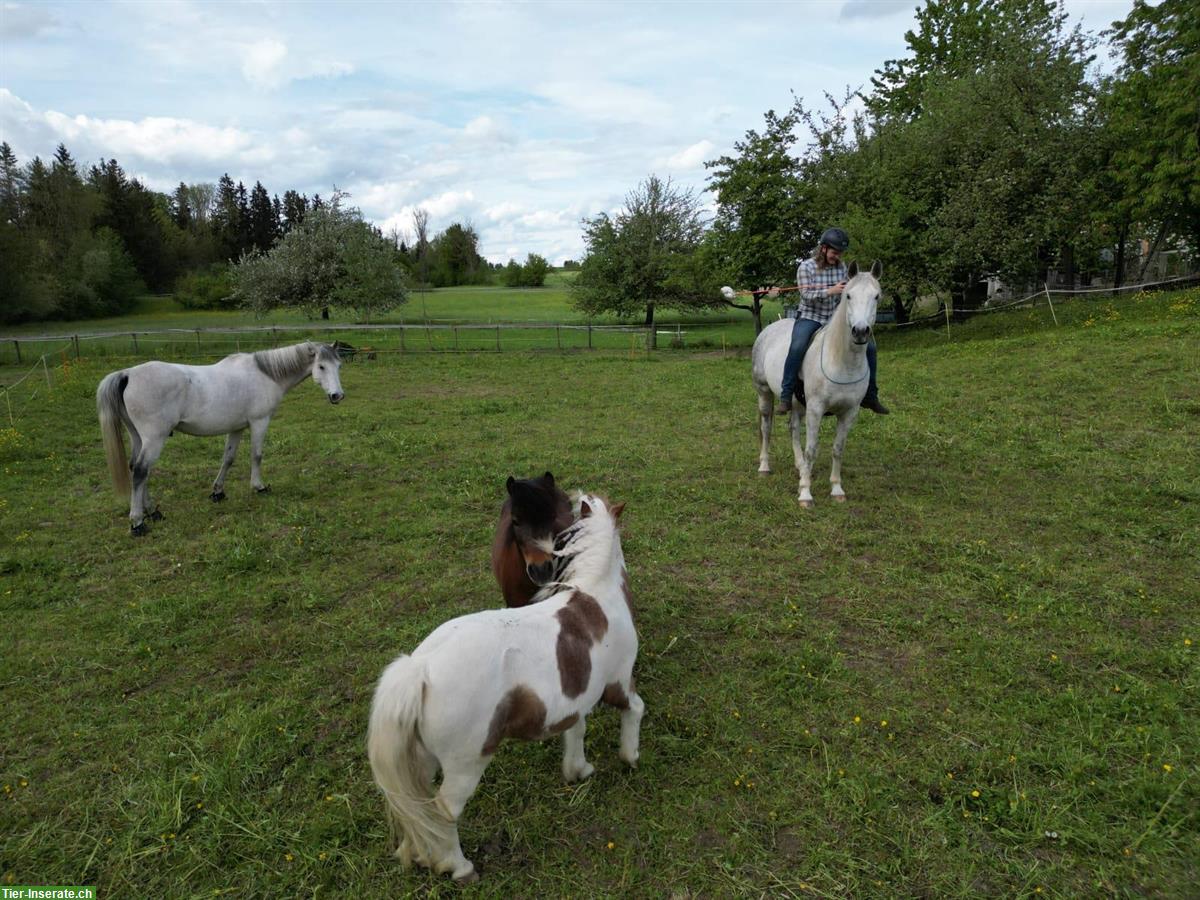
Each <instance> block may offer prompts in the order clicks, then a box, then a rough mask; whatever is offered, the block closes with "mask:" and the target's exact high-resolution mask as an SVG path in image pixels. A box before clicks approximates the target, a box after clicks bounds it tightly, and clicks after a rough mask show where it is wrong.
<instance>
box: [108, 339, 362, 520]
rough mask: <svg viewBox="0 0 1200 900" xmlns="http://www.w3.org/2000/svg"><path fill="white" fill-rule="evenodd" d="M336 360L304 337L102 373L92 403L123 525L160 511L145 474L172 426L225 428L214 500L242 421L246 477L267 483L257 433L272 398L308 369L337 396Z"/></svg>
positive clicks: (200, 430)
mask: <svg viewBox="0 0 1200 900" xmlns="http://www.w3.org/2000/svg"><path fill="white" fill-rule="evenodd" d="M341 365H342V361H341V358H340V357H339V356H338V352H337V348H336V347H335V346H331V345H329V344H317V343H313V342H311V341H306V342H304V343H302V344H294V345H292V346H290V347H280V348H279V349H277V350H260V351H258V352H257V353H234V354H231V355H229V356H227V357H225V358H224V359H223V360H221V361H220V362H218V363H215V364H213V365H211V366H185V365H179V364H177V363H168V362H158V361H154V362H146V363H142V364H141V365H139V366H134V367H133V368H130V369H121V370H120V371H118V372H112V373H110V374H108V375H105V376H104V379H103V380H102V381H101V382H100V386H99V387H98V388H97V389H96V411H97V413H98V414H99V416H100V432H101V434H102V435H103V436H104V454H105V456H106V457H107V459H108V469H109V472H110V474H111V475H112V479H113V486H114V487H115V488H116V489H117V493H118V494H121V495H122V496H123V495H124V494H126V493H128V494H129V528H130V531H131V532H132V533H133V534H134V535H142V534H145V533H146V519H147V518H150V519H152V520H158V519H161V518H162V513H160V512H159V511H158V507H157V506H156V505H155V504H153V503H152V502H151V500H150V493H149V490H148V488H147V482H148V481H149V478H150V470H151V469H152V468H153V467H154V463H155V462H157V460H158V457H159V454H160V453H162V450H163V446H164V445H165V444H166V442H167V438H168V437H169V436H170V435H172V434H174V433H175V432H176V431H182V432H183V433H184V434H196V435H214V434H224V435H227V437H226V439H225V455H224V457H222V460H221V468H220V469H219V470H218V472H217V478H216V480H215V481H214V482H213V486H212V493H211V494H210V495H209V496H210V497H211V499H212V500H213V502H218V501H220V500H224V499H225V473H226V472H228V471H229V467H230V466H231V465H233V457H234V454H236V453H237V448H238V444H240V443H241V440H242V434H243V433H244V432H245V431H246V429H247V428H249V429H250V484H251V486H253V488H254V489H255V490H256V491H258V492H259V493H260V494H261V493H264V492H266V491H267V490H269V488H268V487H267V485H266V484H264V483H263V480H262V471H261V470H262V449H263V440H264V439H265V438H266V436H267V426H268V425H269V424H270V422H271V416H272V415H273V414H274V413H275V409H276V407H278V406H279V401H281V400H282V399H283V395H284V394H286V393H287V392H288V391H290V390H291V389H292V388H294V387H295V386H296V385H298V384H299V383H300V382H302V381H303V380H304V379H306V378H308V377H309V376H310V375H311V376H312V379H313V381H315V382H316V383H317V384H318V385H320V387H321V389H322V390H324V391H325V393H326V394H327V395H328V397H329V402H330V403H339V402H341V400H342V398H343V397H344V396H345V394H343V393H342V382H341V379H340V377H339V375H338V370H339V369H340V368H341ZM122 424H124V426H125V428H126V429H128V431H129V438H130V441H131V442H132V444H133V459H132V461H131V462H127V461H126V456H125V441H124V439H123V438H122V435H121V425H122ZM131 470H132V475H133V484H132V488H131V486H130V473H131Z"/></svg>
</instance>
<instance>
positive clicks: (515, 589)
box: [492, 472, 573, 607]
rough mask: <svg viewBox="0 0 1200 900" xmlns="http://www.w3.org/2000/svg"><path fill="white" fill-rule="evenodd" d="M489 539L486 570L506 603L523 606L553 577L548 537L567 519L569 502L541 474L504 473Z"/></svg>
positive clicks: (548, 477)
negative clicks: (502, 492) (496, 517)
mask: <svg viewBox="0 0 1200 900" xmlns="http://www.w3.org/2000/svg"><path fill="white" fill-rule="evenodd" d="M505 487H506V489H507V490H508V497H507V498H506V499H505V501H504V505H503V506H502V507H500V521H499V522H498V523H497V525H496V537H495V538H494V539H493V541H492V573H493V574H494V575H495V576H496V581H497V582H499V584H500V591H501V593H502V594H504V603H505V605H506V606H511V607H517V606H527V605H528V604H530V603H532V602H533V597H534V594H536V593H537V592H538V590H539V589H540V588H541V587H542V585H544V584H546V582H548V581H549V580H550V579H551V578H552V577H553V575H554V538H555V535H557V534H559V533H561V532H562V531H564V530H565V529H566V528H567V526H569V525H570V524H571V522H572V519H573V517H572V515H571V500H570V498H569V497H567V495H566V494H565V493H563V491H562V489H561V488H559V487H558V486H557V485H556V484H555V483H554V476H553V475H551V474H550V473H549V472H547V473H546V474H545V475H543V476H542V477H540V478H523V479H521V480H519V481H518V480H517V479H516V478H513V477H512V476H509V479H508V483H507V485H506V486H505Z"/></svg>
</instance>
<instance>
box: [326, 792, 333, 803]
mask: <svg viewBox="0 0 1200 900" xmlns="http://www.w3.org/2000/svg"><path fill="white" fill-rule="evenodd" d="M332 799H333V794H326V795H325V802H326V803H328V802H329V801H330V800H332Z"/></svg>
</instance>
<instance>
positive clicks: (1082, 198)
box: [575, 0, 1200, 325]
mask: <svg viewBox="0 0 1200 900" xmlns="http://www.w3.org/2000/svg"><path fill="white" fill-rule="evenodd" d="M1102 36H1103V37H1105V38H1107V39H1108V40H1109V42H1110V46H1111V47H1112V48H1113V50H1114V52H1115V55H1116V58H1117V60H1118V64H1117V67H1116V69H1115V71H1113V72H1112V74H1109V75H1102V76H1101V75H1094V74H1092V71H1093V63H1094V62H1095V51H1096V48H1097V46H1098V40H1097V38H1096V37H1095V36H1093V35H1089V34H1086V33H1084V32H1083V31H1082V30H1081V28H1080V27H1078V26H1075V27H1070V26H1069V24H1068V21H1067V15H1066V13H1065V12H1064V10H1063V8H1062V6H1061V5H1058V4H1056V3H1052V2H1048V0H928V2H926V4H925V5H924V7H922V8H921V9H920V10H918V12H917V23H916V27H915V28H913V29H912V30H910V31H909V32H907V33H906V35H905V39H906V42H907V55H906V56H905V57H903V58H901V59H896V60H889V61H887V62H886V63H884V65H883V66H882V67H881V68H880V69H878V70H877V71H876V73H875V76H874V78H872V80H871V89H870V90H869V91H859V92H853V93H848V94H847V95H844V96H841V97H834V96H832V95H829V94H827V95H826V99H827V106H826V108H824V109H821V110H816V111H815V110H811V109H808V108H807V107H806V106H805V105H804V104H803V103H802V102H801V101H800V100H798V99H796V100H794V102H793V104H792V106H791V108H790V109H788V110H787V111H785V112H783V113H777V112H775V111H774V110H771V111H768V112H767V113H766V114H765V123H764V126H763V127H762V128H761V129H760V130H751V131H748V132H746V135H745V137H744V139H743V140H741V141H738V142H737V143H736V144H735V148H734V149H735V152H734V153H732V154H730V155H727V156H722V157H721V158H719V159H717V160H713V161H711V162H709V163H707V166H708V168H709V171H710V174H709V188H710V189H711V190H712V191H713V192H714V193H715V195H716V199H717V213H716V215H715V217H714V219H713V220H712V221H711V222H704V221H702V218H701V202H700V198H699V197H698V196H697V195H696V194H695V193H694V192H692V191H687V190H683V189H681V188H679V187H677V186H675V185H673V184H672V183H671V182H670V181H665V182H664V181H662V180H661V179H659V178H657V177H655V176H650V177H649V178H648V179H647V180H645V181H644V182H643V183H642V184H640V185H638V187H637V188H635V189H634V190H633V191H631V192H630V194H629V195H628V196H627V197H626V203H625V207H624V209H623V210H621V212H620V213H618V214H617V215H615V216H612V217H609V216H607V215H601V216H599V217H597V218H595V219H591V220H588V221H586V222H585V225H584V239H585V243H586V245H587V248H588V255H587V257H586V259H585V260H584V262H583V265H582V270H581V273H580V276H579V278H578V280H577V281H576V283H575V292H576V303H577V305H578V306H580V307H581V308H583V309H587V310H591V311H595V312H600V311H610V310H611V311H619V312H626V313H631V312H635V311H644V312H645V315H646V322H647V324H652V323H653V317H654V311H655V309H656V307H657V308H664V307H671V308H703V307H707V306H714V305H717V304H720V303H729V304H730V305H735V306H740V307H742V308H745V309H747V310H749V311H750V312H751V313H752V314H753V315H754V317H755V320H756V323H758V324H759V325H761V304H762V298H763V295H764V294H765V288H766V287H768V286H771V285H778V286H782V285H789V284H791V283H793V282H794V277H795V274H794V273H795V267H796V260H797V259H798V258H801V257H804V256H807V255H808V254H810V253H811V252H812V251H813V249H814V247H815V244H816V242H817V240H818V237H819V235H820V234H821V232H822V230H823V229H824V228H826V227H828V226H830V225H839V226H841V227H843V228H845V229H846V230H847V231H848V232H849V233H850V234H851V236H852V247H851V255H853V256H857V257H859V258H861V259H866V260H872V259H880V260H881V261H882V262H883V268H884V280H885V286H886V288H887V289H888V291H889V293H890V295H891V299H892V300H893V302H894V305H895V309H896V312H897V316H898V317H899V318H900V319H901V320H903V319H904V317H905V316H906V314H907V313H908V312H910V311H911V309H912V307H913V304H914V303H915V302H916V300H917V298H918V297H921V296H925V295H928V294H939V295H942V296H944V297H948V298H949V299H950V301H951V303H952V305H953V306H954V307H955V308H962V307H966V308H972V307H975V306H978V305H980V304H981V303H982V302H983V301H984V300H985V299H986V284H985V281H984V279H985V278H986V277H988V276H997V277H999V278H1001V279H1003V280H1004V281H1006V282H1007V283H1009V284H1023V283H1030V282H1034V283H1040V280H1041V279H1042V278H1044V277H1045V273H1046V272H1047V270H1048V269H1049V268H1055V269H1057V270H1058V271H1060V272H1062V273H1064V274H1065V276H1066V279H1067V280H1068V282H1070V283H1075V282H1076V281H1078V280H1080V279H1086V278H1088V277H1089V276H1091V275H1095V274H1100V273H1105V274H1107V275H1108V276H1109V277H1112V278H1113V279H1114V280H1115V282H1116V284H1118V285H1119V284H1121V283H1124V282H1125V281H1128V280H1131V279H1133V278H1137V277H1138V276H1140V275H1141V274H1142V273H1141V272H1140V271H1132V272H1131V271H1130V270H1129V263H1130V260H1131V258H1132V259H1136V258H1138V256H1139V254H1138V253H1134V252H1131V251H1132V249H1133V248H1134V247H1135V245H1136V246H1137V247H1138V249H1139V250H1140V249H1142V248H1145V249H1147V250H1149V251H1150V253H1148V254H1147V253H1142V254H1140V256H1141V258H1143V259H1148V257H1149V255H1151V254H1152V253H1153V252H1154V251H1155V250H1160V249H1167V248H1170V249H1174V250H1178V251H1180V252H1182V253H1185V254H1190V255H1191V256H1192V257H1193V258H1194V257H1195V256H1196V255H1197V253H1198V252H1200V163H1198V162H1197V160H1200V147H1198V146H1197V142H1198V140H1200V104H1198V103H1197V100H1196V98H1197V97H1200V5H1197V4H1195V3H1194V2H1187V0H1163V2H1161V3H1159V4H1158V5H1156V6H1150V5H1148V4H1147V3H1145V2H1143V0H1135V3H1134V7H1133V9H1132V11H1131V12H1130V13H1129V15H1128V16H1127V17H1126V18H1125V19H1124V20H1122V21H1119V22H1115V23H1113V25H1112V27H1111V28H1109V29H1108V30H1106V31H1105V32H1103V33H1102ZM852 106H856V107H858V111H857V112H854V113H853V114H851V112H850V111H849V110H850V108H851V107H852ZM720 284H735V285H739V286H742V287H746V288H751V289H753V288H758V287H760V286H762V287H763V289H764V290H762V291H755V293H754V295H753V297H752V298H750V297H747V299H746V300H745V301H744V302H739V301H737V300H734V301H726V300H722V299H721V298H720V297H719V294H718V293H717V286H718V285H720Z"/></svg>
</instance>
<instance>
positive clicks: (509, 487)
mask: <svg viewBox="0 0 1200 900" xmlns="http://www.w3.org/2000/svg"><path fill="white" fill-rule="evenodd" d="M516 483H517V479H515V478H513V477H512V476H511V475H509V476H508V481H506V482H504V489H505V490H506V491H508V496H510V497H511V496H512V492H513V485H514V484H516Z"/></svg>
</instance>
